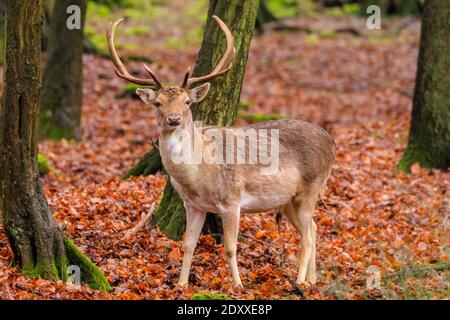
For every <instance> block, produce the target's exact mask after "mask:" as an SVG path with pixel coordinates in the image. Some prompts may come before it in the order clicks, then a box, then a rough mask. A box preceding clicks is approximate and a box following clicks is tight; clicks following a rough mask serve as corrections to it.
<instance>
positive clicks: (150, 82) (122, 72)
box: [106, 18, 163, 89]
mask: <svg viewBox="0 0 450 320" xmlns="http://www.w3.org/2000/svg"><path fill="white" fill-rule="evenodd" d="M122 21H123V18H122V19H119V20H117V21H116V22H114V23H112V24H111V27H110V28H109V30H108V31H107V33H106V39H107V42H108V49H109V54H110V55H111V59H112V61H113V63H114V71H115V72H116V74H117V76H118V77H119V78H122V79H125V80H128V81H130V82H132V83H135V84H140V85H145V86H151V87H155V88H156V89H160V88H162V87H163V85H162V83H161V81H159V79H158V77H157V76H156V75H155V74H154V73H153V71H152V70H151V69H150V68H149V67H148V66H147V65H145V64H144V68H145V70H146V71H147V72H148V73H149V75H150V77H151V79H142V78H137V77H135V76H132V75H131V74H130V73H129V72H128V71H127V69H126V68H125V66H124V65H123V63H122V61H121V60H120V58H119V56H118V55H117V52H116V48H115V47H114V33H115V31H116V28H117V26H118V25H119V24H120V23H121V22H122Z"/></svg>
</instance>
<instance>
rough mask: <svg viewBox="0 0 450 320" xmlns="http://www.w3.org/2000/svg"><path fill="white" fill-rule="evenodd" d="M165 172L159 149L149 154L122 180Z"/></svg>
mask: <svg viewBox="0 0 450 320" xmlns="http://www.w3.org/2000/svg"><path fill="white" fill-rule="evenodd" d="M162 170H163V164H162V159H161V155H160V154H159V151H158V150H157V149H152V150H150V151H149V152H147V153H146V154H145V155H144V157H143V158H142V159H141V160H139V162H138V163H137V164H136V165H135V166H134V167H133V168H132V169H130V170H129V171H128V172H127V173H126V174H124V175H123V177H122V179H128V178H130V177H135V176H140V175H143V176H148V175H150V174H155V173H156V172H158V171H162Z"/></svg>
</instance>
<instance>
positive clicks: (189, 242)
mask: <svg viewBox="0 0 450 320" xmlns="http://www.w3.org/2000/svg"><path fill="white" fill-rule="evenodd" d="M185 209H186V232H185V233H184V239H183V252H184V254H183V265H182V266H181V273H180V279H179V280H178V285H180V286H185V285H187V284H188V280H189V271H190V270H191V264H192V256H193V255H194V250H195V247H196V246H197V241H198V237H199V236H200V232H201V231H202V227H203V223H204V222H205V218H206V212H202V211H200V210H197V209H195V208H194V207H192V206H190V205H186V204H185Z"/></svg>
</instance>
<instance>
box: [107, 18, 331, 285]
mask: <svg viewBox="0 0 450 320" xmlns="http://www.w3.org/2000/svg"><path fill="white" fill-rule="evenodd" d="M213 18H214V20H215V21H216V22H217V23H218V25H219V27H220V28H221V29H222V31H223V32H224V34H225V36H226V40H227V49H226V51H225V53H224V55H223V57H222V58H221V59H220V61H219V63H218V64H217V66H216V67H215V68H214V70H213V71H212V72H211V73H210V74H208V75H205V76H201V77H190V74H189V71H188V72H187V73H186V75H185V77H184V81H183V84H182V85H181V86H168V87H165V86H163V84H162V82H161V81H160V80H159V79H158V77H157V76H156V75H155V73H153V71H152V70H151V69H150V68H149V67H148V66H146V65H144V67H145V70H146V71H147V72H148V74H149V75H150V77H149V78H145V79H144V78H138V77H135V76H133V75H131V74H130V73H129V72H128V71H127V70H126V68H125V66H124V65H123V63H122V62H121V60H120V58H119V57H118V55H117V53H116V50H115V48H114V33H115V30H116V28H117V26H118V25H119V24H120V23H121V21H122V20H123V19H120V20H118V21H116V22H115V23H113V24H112V25H111V27H110V29H109V30H108V32H107V41H108V47H109V51H110V54H111V57H112V61H113V63H114V70H115V72H116V74H117V76H119V77H120V78H123V79H125V80H127V81H130V82H132V83H135V84H139V85H144V86H148V88H140V89H137V90H136V93H137V95H139V96H140V98H141V99H142V100H143V101H144V102H145V103H146V104H149V105H153V106H155V107H156V110H157V124H158V139H159V149H160V153H161V157H162V160H163V164H164V167H165V168H166V169H167V171H168V172H169V174H170V181H171V183H172V184H173V186H174V188H175V190H176V191H177V192H178V194H179V195H180V197H181V199H182V200H183V202H184V206H185V209H186V218H187V222H186V223H187V224H186V232H185V235H184V241H183V251H184V257H183V264H182V268H181V273H180V278H179V281H178V284H179V285H187V284H188V277H189V271H190V268H191V263H192V257H193V253H194V250H195V247H196V245H197V241H198V237H199V235H200V232H201V230H202V226H203V224H204V221H205V217H206V214H207V212H213V213H217V214H219V215H220V217H221V219H222V221H223V231H224V245H225V250H226V254H227V256H228V259H229V263H230V265H231V274H232V279H233V283H234V286H235V287H242V282H241V279H240V277H239V271H238V264H237V258H236V247H237V239H238V232H239V218H240V215H241V213H254V212H263V211H269V210H274V209H278V210H279V211H280V212H281V213H282V214H283V215H284V216H286V217H287V219H288V220H289V221H290V222H291V223H292V224H293V225H294V227H295V228H296V229H297V230H298V231H299V233H300V235H301V255H300V266H299V271H298V276H297V283H302V282H304V281H307V282H310V283H315V282H316V262H315V256H316V246H315V243H316V229H317V227H316V224H315V223H314V221H313V214H314V208H315V205H316V202H317V200H318V198H319V196H320V195H321V193H322V192H323V190H324V188H325V185H326V181H327V179H328V177H329V175H330V172H331V167H332V164H333V161H334V158H335V143H334V141H333V139H332V138H331V136H330V135H329V134H328V133H327V132H326V131H325V130H324V129H322V128H320V127H318V126H316V125H314V124H310V123H307V122H304V121H299V120H284V121H270V122H266V123H260V124H257V125H253V126H249V127H247V129H254V130H269V131H270V130H275V131H277V132H278V135H277V141H270V140H271V139H272V140H274V136H275V135H271V136H270V137H269V141H268V143H271V142H273V143H278V149H279V150H277V151H278V155H279V164H278V168H277V170H275V172H272V173H271V174H265V173H263V172H262V171H261V169H262V165H261V164H258V163H257V164H236V163H231V164H230V163H223V164H217V163H182V162H181V163H180V162H179V161H174V158H173V157H174V155H177V154H178V155H179V154H180V153H182V152H186V153H187V152H188V151H191V150H186V148H187V147H186V145H185V144H183V143H182V142H181V141H180V140H179V139H175V138H174V136H175V133H176V132H179V131H180V130H184V135H185V136H184V138H186V135H187V138H188V140H195V139H196V138H199V139H200V140H201V137H202V135H203V134H204V132H205V130H210V129H213V130H215V131H216V132H219V133H221V132H222V133H223V135H224V136H225V135H226V134H225V131H226V130H228V131H227V133H228V134H229V132H230V130H231V136H232V139H233V140H234V138H239V136H240V135H242V128H218V127H209V128H203V129H200V128H198V127H197V126H195V125H194V121H193V117H192V112H191V105H192V104H194V103H198V102H200V101H202V100H203V99H204V98H205V96H206V95H207V93H208V90H209V87H210V84H209V83H208V81H210V80H212V79H214V78H216V77H218V76H221V75H223V74H225V73H226V72H227V71H228V70H230V68H231V67H232V64H233V61H234V59H235V55H236V50H235V48H234V38H233V35H232V34H231V31H230V30H229V29H228V27H227V26H226V25H225V23H224V22H223V21H222V20H220V19H219V18H218V17H216V16H213ZM195 84H201V85H199V86H196V87H194V85H195ZM244 129H245V128H244ZM190 146H191V145H190ZM183 148H184V149H185V150H183ZM189 148H190V147H189ZM200 148H201V149H200V151H201V152H206V153H208V152H209V153H210V154H209V155H210V156H213V157H214V154H211V152H212V153H214V152H218V151H220V150H215V151H211V150H209V151H206V149H207V146H206V144H205V143H204V142H202V143H201V144H200ZM259 148H262V146H261V145H258V146H257V147H256V151H258V149H259ZM224 149H225V148H224ZM244 149H245V150H248V149H249V146H247V145H246V146H245V147H244ZM245 150H244V151H245ZM238 151H239V150H237V151H236V150H234V151H233V150H232V151H231V152H238ZM241 151H242V150H241Z"/></svg>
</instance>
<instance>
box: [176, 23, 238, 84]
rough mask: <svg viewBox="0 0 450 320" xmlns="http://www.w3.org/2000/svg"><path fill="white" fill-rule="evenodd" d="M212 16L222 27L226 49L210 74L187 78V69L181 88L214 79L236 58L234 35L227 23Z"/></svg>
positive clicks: (229, 66)
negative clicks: (225, 39)
mask: <svg viewBox="0 0 450 320" xmlns="http://www.w3.org/2000/svg"><path fill="white" fill-rule="evenodd" d="M212 18H213V19H214V20H215V21H216V22H217V24H218V25H219V27H220V29H222V31H223V32H224V33H225V37H226V38H227V50H226V51H225V53H224V55H223V56H222V59H220V61H219V63H218V64H217V66H216V67H215V68H214V70H213V71H212V72H211V73H210V74H208V75H205V76H202V77H196V78H189V71H188V72H187V73H186V76H185V78H184V81H183V85H182V87H183V88H186V89H189V88H190V87H192V85H194V84H196V83H199V82H206V81H208V80H211V79H214V78H216V77H219V76H221V75H223V74H225V73H226V72H227V71H228V70H230V68H231V66H232V65H233V62H234V59H235V58H236V49H235V48H234V37H233V35H232V34H231V31H230V29H228V27H227V25H226V24H225V23H224V22H223V21H222V20H220V18H219V17H217V16H212Z"/></svg>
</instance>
